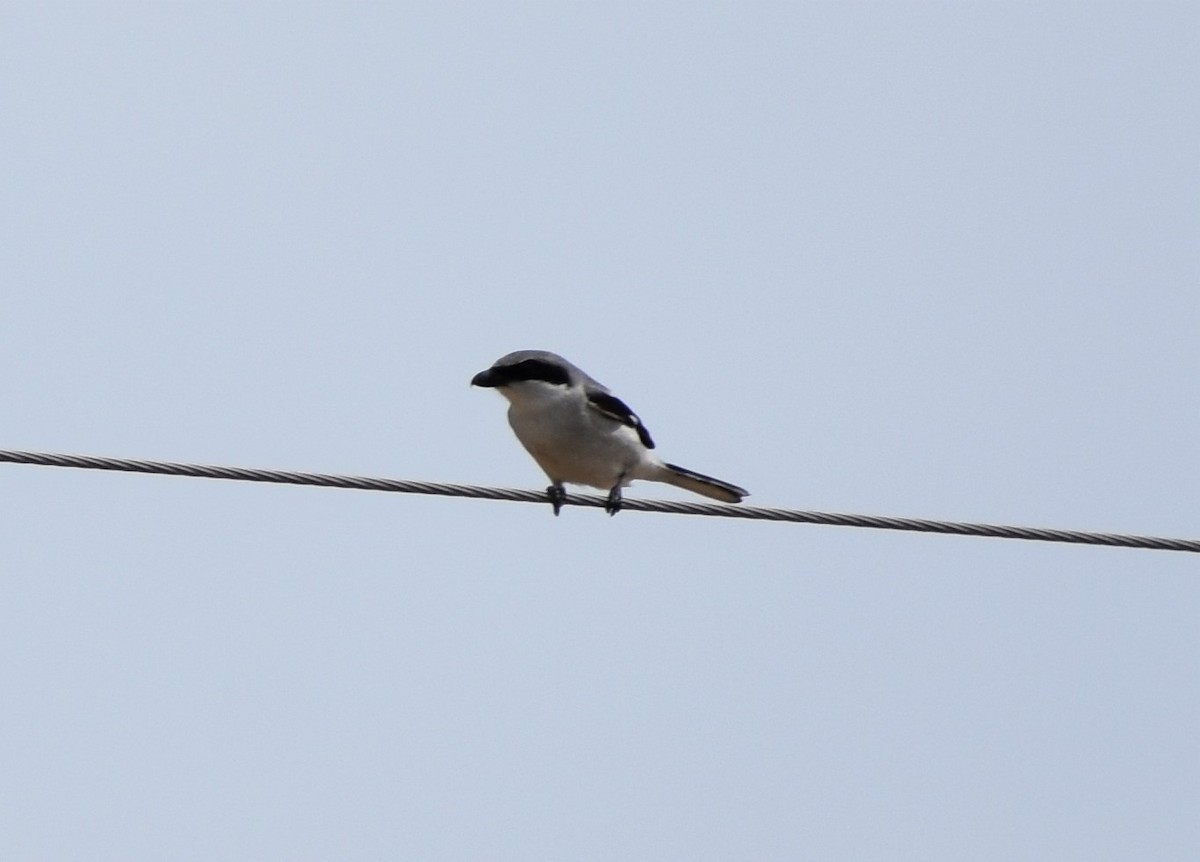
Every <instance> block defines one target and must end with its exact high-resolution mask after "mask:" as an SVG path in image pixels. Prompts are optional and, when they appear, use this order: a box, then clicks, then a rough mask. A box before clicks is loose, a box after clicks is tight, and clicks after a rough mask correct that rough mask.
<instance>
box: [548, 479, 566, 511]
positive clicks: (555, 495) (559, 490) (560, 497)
mask: <svg viewBox="0 0 1200 862" xmlns="http://www.w3.org/2000/svg"><path fill="white" fill-rule="evenodd" d="M546 497H547V499H549V500H550V505H551V506H553V507H554V517H556V518H557V517H558V513H559V512H560V511H562V507H563V503H565V502H566V501H567V492H566V491H565V490H563V486H562V485H551V486H550V487H549V488H547V489H546Z"/></svg>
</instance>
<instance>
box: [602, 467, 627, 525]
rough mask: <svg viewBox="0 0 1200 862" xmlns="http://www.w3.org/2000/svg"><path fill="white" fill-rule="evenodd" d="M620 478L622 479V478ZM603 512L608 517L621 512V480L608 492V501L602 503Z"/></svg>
mask: <svg viewBox="0 0 1200 862" xmlns="http://www.w3.org/2000/svg"><path fill="white" fill-rule="evenodd" d="M622 478H624V477H623V476H622ZM604 511H606V512H608V514H609V515H610V516H612V515H615V514H617V512H619V511H621V480H620V479H618V480H617V484H615V485H613V487H612V490H611V491H609V492H608V499H607V500H605V502H604Z"/></svg>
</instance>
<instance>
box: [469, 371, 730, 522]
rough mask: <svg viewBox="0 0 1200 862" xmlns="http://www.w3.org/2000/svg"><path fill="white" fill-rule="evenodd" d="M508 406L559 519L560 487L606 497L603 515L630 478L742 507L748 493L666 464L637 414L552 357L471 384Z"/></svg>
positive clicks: (617, 503)
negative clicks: (547, 481)
mask: <svg viewBox="0 0 1200 862" xmlns="http://www.w3.org/2000/svg"><path fill="white" fill-rule="evenodd" d="M471 385H472V386H480V387H484V388H488V389H495V390H496V391H497V392H499V393H500V394H501V395H503V396H504V397H505V398H507V399H508V401H509V406H508V424H509V425H510V426H512V430H513V433H514V434H516V435H517V439H518V440H519V441H520V442H521V445H522V446H524V447H525V449H526V451H528V452H529V454H530V455H531V456H533V460H534V461H536V462H537V464H538V466H539V467H541V468H542V470H543V471H545V473H546V476H547V477H548V478H549V479H550V487H548V488H547V489H546V496H547V499H548V500H549V502H550V505H551V506H552V507H553V508H554V514H555V515H558V513H559V511H560V510H561V509H562V506H563V503H564V502H565V501H566V499H567V495H566V490H565V489H564V487H563V486H564V485H565V484H566V483H570V484H573V485H590V486H591V487H593V488H599V489H601V490H603V491H608V498H607V499H606V500H605V504H604V510H605V511H606V512H608V514H609V515H615V514H616V513H617V512H618V511H620V509H621V489H622V488H624V487H626V486H627V485H628V484H629V483H630V482H632V481H633V480H635V479H643V480H647V481H651V482H665V483H666V484H668V485H674V486H676V487H678V488H684V489H686V490H688V491H692V492H693V493H696V494H700V495H702V496H705V497H710V498H712V499H714V500H720V501H722V502H724V503H740V502H741V501H742V498H743V497H746V496H748V495H749V493H750V492H749V491H747V490H746V489H745V488H739V487H738V486H737V485H733V484H730V483H729V482H724V481H722V480H720V479H714V478H713V477H712V476H705V475H704V474H703V473H697V472H695V471H694V470H688V469H687V468H686V467H680V466H678V465H676V464H668V463H667V462H666V461H663V460H662V459H661V458H659V457H658V455H657V454H655V452H654V440H653V438H651V436H650V432H649V431H648V430H646V426H645V425H644V424H643V423H642V420H641V419H639V418H638V415H637V414H636V413H634V412H633V411H632V410H631V409H629V406H628V405H627V404H626V403H625V402H624V401H622V400H621V399H620V398H618V397H617V396H615V395H613V394H612V392H611V391H610V390H609V389H608V387H607V386H604V385H603V384H602V383H600V382H599V381H597V380H595V379H594V378H592V377H590V376H588V375H587V374H586V373H584V371H583V370H582V369H580V368H578V367H576V366H574V365H572V364H571V363H570V362H568V361H567V360H566V359H563V358H562V357H561V356H559V355H558V354H556V353H551V352H550V351H548V350H518V351H516V352H514V353H509V354H507V355H505V356H502V357H500V358H499V359H497V360H496V361H495V363H493V364H492V366H491V367H490V368H487V369H485V370H483V371H480V372H479V373H478V374H476V375H475V376H474V377H473V378H472V379H471Z"/></svg>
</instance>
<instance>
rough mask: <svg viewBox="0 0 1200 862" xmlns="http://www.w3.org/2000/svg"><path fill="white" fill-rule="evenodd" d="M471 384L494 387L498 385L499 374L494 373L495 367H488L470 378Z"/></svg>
mask: <svg viewBox="0 0 1200 862" xmlns="http://www.w3.org/2000/svg"><path fill="white" fill-rule="evenodd" d="M471 385H472V386H483V387H484V388H486V389H495V388H496V387H497V386H499V385H500V379H499V375H497V374H496V369H494V368H489V369H487V370H486V371H480V372H479V373H478V374H476V375H475V376H474V377H472V378H471Z"/></svg>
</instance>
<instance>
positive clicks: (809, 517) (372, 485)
mask: <svg viewBox="0 0 1200 862" xmlns="http://www.w3.org/2000/svg"><path fill="white" fill-rule="evenodd" d="M0 462H8V463H12V464H35V465H40V466H44V467H77V468H80V469H84V470H118V471H123V472H129V473H156V474H162V475H166V476H191V477H196V478H204V479H231V480H236V481H243V482H274V483H281V484H288V485H315V486H318V487H322V488H349V489H356V490H361V491H391V492H396V493H401V494H435V495H438V496H443V497H471V498H474V499H477V500H507V501H509V502H516V503H541V504H545V503H546V502H547V500H546V493H545V492H544V491H528V490H524V489H520V488H489V487H486V486H480V485H452V484H447V483H444V482H417V481H412V480H409V479H381V478H375V477H370V476H341V475H334V474H328V473H299V472H294V471H288V470H260V469H255V468H248V467H217V466H210V465H206V464H177V463H171V462H168V461H138V460H132V459H128V458H99V457H95V456H91V455H63V454H57V453H49V452H17V451H3V450H0ZM565 502H566V505H568V506H591V507H596V508H603V506H604V504H605V497H602V496H599V495H595V494H575V493H571V494H568V496H567V499H566V501H565ZM622 510H630V511H634V512H663V513H667V514H674V515H708V516H712V517H719V518H742V519H744V520H750V521H787V522H790V523H801V524H825V525H827V526H838V527H867V528H871V529H878V530H908V531H912V532H919V533H945V534H951V535H958V536H988V537H993V538H998V539H1024V540H1030V541H1040V542H1069V543H1073V544H1079V545H1107V546H1112V547H1123V548H1144V549H1149V550H1159V551H1187V552H1192V553H1200V539H1167V538H1160V537H1157V536H1130V535H1120V534H1115V533H1093V532H1087V531H1083V530H1052V529H1045V528H1041V527H1012V526H1003V525H997V524H972V523H963V522H958V521H935V520H928V519H924V518H891V517H884V516H879V515H853V514H841V513H836V512H812V511H803V510H799V509H774V508H766V507H762V506H731V505H726V504H723V503H690V502H676V501H674V500H639V499H628V498H627V499H625V500H624V502H623V504H622Z"/></svg>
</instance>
